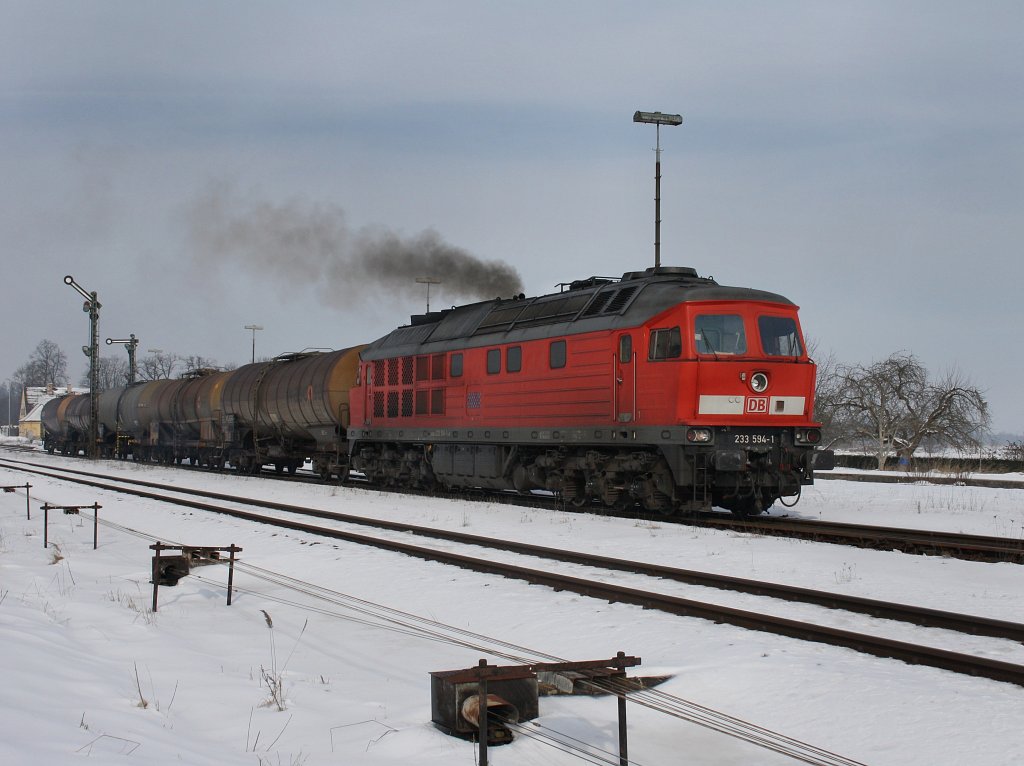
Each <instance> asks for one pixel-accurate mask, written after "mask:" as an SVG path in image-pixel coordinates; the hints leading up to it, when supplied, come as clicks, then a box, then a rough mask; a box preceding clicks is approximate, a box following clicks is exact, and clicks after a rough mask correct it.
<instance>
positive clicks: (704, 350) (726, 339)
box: [693, 314, 747, 356]
mask: <svg viewBox="0 0 1024 766" xmlns="http://www.w3.org/2000/svg"><path fill="white" fill-rule="evenodd" d="M693 339H694V341H696V344H697V353H698V354H714V355H716V356H717V355H718V354H733V355H735V354H745V353H747V334H746V331H745V330H744V329H743V317H741V316H740V315H739V314H701V315H699V316H698V317H697V319H696V320H695V321H694V333H693Z"/></svg>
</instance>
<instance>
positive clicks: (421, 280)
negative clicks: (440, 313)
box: [416, 277, 441, 314]
mask: <svg viewBox="0 0 1024 766" xmlns="http://www.w3.org/2000/svg"><path fill="white" fill-rule="evenodd" d="M416 282H417V283H418V284H421V285H426V286H427V313H428V314H429V313H430V286H431V285H439V284H441V280H440V279H437V278H436V277H416Z"/></svg>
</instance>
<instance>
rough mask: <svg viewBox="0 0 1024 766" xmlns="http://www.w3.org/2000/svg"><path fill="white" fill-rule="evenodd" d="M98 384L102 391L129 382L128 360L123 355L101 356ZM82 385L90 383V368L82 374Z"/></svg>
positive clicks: (98, 367)
mask: <svg viewBox="0 0 1024 766" xmlns="http://www.w3.org/2000/svg"><path fill="white" fill-rule="evenodd" d="M96 372H97V373H98V384H99V390H100V391H106V390H107V389H108V388H117V387H118V386H125V385H127V384H128V361H127V360H125V359H122V358H121V357H114V356H101V357H100V358H99V359H98V360H97V370H96ZM80 385H82V386H88V385H89V369H88V368H86V370H85V372H84V373H83V374H82V379H81V381H80Z"/></svg>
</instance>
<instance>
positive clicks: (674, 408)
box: [43, 267, 833, 514]
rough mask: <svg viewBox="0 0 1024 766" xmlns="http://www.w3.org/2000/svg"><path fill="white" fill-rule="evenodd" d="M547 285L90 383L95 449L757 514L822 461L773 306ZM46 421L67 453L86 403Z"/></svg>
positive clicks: (745, 291) (741, 296)
mask: <svg viewBox="0 0 1024 766" xmlns="http://www.w3.org/2000/svg"><path fill="white" fill-rule="evenodd" d="M561 288H562V289H561V290H560V291H559V292H556V293H552V294H549V295H542V296H539V297H535V298H526V297H525V296H517V297H515V298H512V299H496V300H493V301H484V302H480V303H474V304H470V305H466V306H460V307H453V308H451V309H448V310H445V311H440V312H434V313H430V314H426V315H420V316H414V317H413V318H412V321H411V322H410V324H408V325H405V326H402V327H399V328H397V329H396V330H394V331H393V332H391V333H389V334H388V335H386V336H384V337H382V338H380V339H378V340H376V341H374V342H373V343H371V344H369V345H368V346H358V347H354V348H349V349H344V350H342V351H334V352H328V353H323V352H313V353H300V354H292V355H287V356H283V357H279V358H278V359H275V360H273V361H270V362H261V363H257V364H251V365H245V366H243V367H239V368H238V369H236V370H232V371H228V372H208V373H205V374H199V375H195V376H192V377H190V378H186V379H182V380H175V381H151V382H148V383H140V384H136V385H134V386H130V387H127V388H117V389H112V390H110V391H105V392H103V393H102V394H101V398H100V420H101V424H100V433H101V438H102V446H103V453H104V454H105V455H108V456H118V457H127V456H129V455H130V456H132V457H133V458H135V459H139V460H157V461H160V462H165V463H170V462H180V461H182V460H186V459H187V460H189V461H191V462H193V463H195V464H199V465H206V466H209V467H211V468H220V467H223V466H224V465H226V464H228V463H230V464H231V465H232V466H234V467H235V468H237V469H238V470H241V471H243V472H255V471H257V470H258V469H259V468H260V467H261V466H263V465H265V464H268V463H272V464H274V465H276V466H277V468H278V470H290V471H293V470H295V468H296V467H297V466H298V465H301V464H302V462H303V461H304V460H307V459H309V460H312V462H313V466H314V470H315V471H316V472H317V473H318V474H320V475H321V476H322V477H324V478H330V477H333V476H337V477H340V478H342V479H344V478H346V477H347V476H348V474H349V471H350V470H355V471H359V472H361V473H363V474H365V475H366V476H367V477H369V478H370V479H372V480H374V481H377V482H380V483H383V484H388V485H395V486H415V487H421V488H430V487H434V486H444V487H486V488H495V489H506V490H515V491H519V492H529V491H533V490H547V491H551V492H554V493H557V494H559V495H560V496H561V497H563V498H564V499H565V500H566V501H568V502H572V503H575V504H577V505H583V504H586V503H591V502H598V503H602V504H604V505H606V506H609V507H620V508H621V507H626V506H630V505H633V504H639V505H641V506H643V507H644V508H646V509H648V510H652V511H657V512H662V513H675V512H692V511H697V510H702V509H707V508H710V507H711V506H719V507H723V508H728V509H731V510H732V511H733V512H735V513H738V514H750V513H758V512H760V511H762V510H764V509H766V508H768V507H770V506H771V505H772V504H773V503H774V502H775V501H776V500H779V499H782V500H783V502H785V501H786V500H787V499H793V500H794V501H795V499H796V498H798V497H799V495H800V492H801V489H802V487H804V486H806V485H808V484H811V483H813V480H814V469H815V468H817V469H819V470H822V469H827V468H831V467H832V462H833V458H832V453H831V452H830V451H827V450H818V449H816V445H817V444H818V443H819V441H820V438H821V432H820V430H819V427H818V424H817V423H815V422H814V421H813V417H812V409H813V404H814V385H815V365H814V362H813V361H812V360H811V359H810V358H809V357H808V355H807V350H806V348H805V345H804V341H803V337H802V334H801V328H800V322H799V316H798V307H797V306H796V305H794V304H793V303H792V302H791V301H789V300H788V299H787V298H784V297H783V296H781V295H777V294H775V293H770V292H765V291H761V290H754V289H750V288H741V287H728V286H723V285H719V284H718V283H717V282H715V281H714V280H713V279H711V278H707V277H700V276H699V275H698V274H697V272H696V271H695V270H693V269H690V268H678V267H659V268H654V269H647V270H646V271H637V272H627V273H626V274H623V275H622V277H621V278H604V277H591V278H589V279H585V280H580V281H577V282H573V283H571V284H566V285H562V286H561ZM76 401H77V402H84V405H82V404H76ZM43 422H44V426H45V427H46V430H47V439H48V441H47V446H48V448H49V449H51V451H52V450H53V449H55V448H59V449H61V450H62V451H65V452H69V451H70V452H77V449H78V448H79V447H80V448H84V446H85V444H84V438H83V437H84V435H85V434H87V432H88V397H87V396H84V397H69V398H68V399H65V400H63V401H62V402H61V403H60V404H58V405H55V406H54V408H53V409H52V410H49V411H48V410H46V409H44V411H43Z"/></svg>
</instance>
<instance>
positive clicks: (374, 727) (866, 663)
mask: <svg viewBox="0 0 1024 766" xmlns="http://www.w3.org/2000/svg"><path fill="white" fill-rule="evenodd" d="M12 457H17V456H16V455H12ZM50 460H51V461H52V462H53V464H55V465H73V466H75V467H82V466H83V465H84V463H82V462H81V461H70V460H65V459H61V458H51V459H50ZM100 466H101V467H102V468H103V469H104V470H106V471H107V472H109V473H115V472H122V471H123V472H125V473H127V474H130V475H131V476H133V477H140V476H143V475H144V474H152V475H153V476H152V477H153V478H156V479H157V480H161V481H169V480H173V481H176V482H178V483H179V484H182V485H187V486H202V487H204V488H211V489H214V490H217V491H222V492H231V493H238V494H244V493H250V494H251V495H252V496H254V497H260V498H266V499H280V500H282V501H285V502H289V503H295V504H302V505H311V506H317V507H323V508H328V509H335V510H339V511H343V512H345V513H351V514H360V515H365V516H373V517H384V518H389V519H404V520H407V521H409V522H410V523H411V524H420V525H425V526H438V527H446V528H451V529H458V530H461V531H467V532H471V533H473V534H494V535H497V536H507V537H512V538H518V539H524V540H530V541H536V542H540V543H542V544H545V545H549V546H560V547H565V548H573V549H580V550H592V551H594V552H596V553H600V554H603V555H613V556H620V557H628V558H632V559H637V560H650V561H658V562H662V563H667V564H671V565H674V566H678V567H683V568H688V569H699V570H707V571H715V572H725V573H729V574H733V575H737V576H741V577H747V578H760V579H765V580H772V581H778V582H786V583H793V584H798V585H804V586H807V587H812V588H818V589H822V590H836V591H841V592H844V593H851V594H857V595H863V596H868V597H872V598H881V599H888V600H891V601H897V602H903V603H914V604H918V605H922V606H930V607H934V608H937V609H945V610H950V611H958V612H966V613H973V614H979V615H986V616H991V617H996V618H999V619H1004V620H1011V621H1015V622H1024V596H1022V587H1021V586H1022V584H1024V567H1021V566H1020V565H1015V564H985V563H972V562H964V561H958V560H952V559H942V558H928V557H921V556H910V555H904V554H899V553H890V552H881V551H864V550H857V549H853V548H846V547H841V546H833V545H825V544H818V543H810V542H800V541H793V540H785V539H774V538H763V537H758V536H751V535H739V534H735V533H729V532H717V531H710V530H705V529H693V528H688V527H683V526H677V525H673V524H665V523H649V522H639V523H638V522H633V521H629V520H625V519H609V518H605V517H597V516H590V515H581V514H561V513H553V512H546V511H535V510H524V509H522V508H515V507H509V506H498V505H491V504H486V503H476V502H459V501H455V502H453V501H445V500H424V499H402V498H397V497H394V496H385V495H380V494H377V493H374V492H367V491H363V490H358V489H352V488H339V487H331V486H322V485H302V486H296V485H294V484H289V483H282V482H273V481H268V480H263V479H247V478H239V477H234V476H230V475H219V474H218V475H211V474H201V473H194V472H184V471H168V470H163V469H157V468H145V467H139V466H134V465H127V466H125V465H119V464H115V463H101V464H100ZM147 478H151V477H150V476H147ZM26 481H28V482H30V483H31V484H32V485H33V489H32V520H31V521H29V520H26V518H25V498H24V493H23V492H17V493H11V494H7V493H4V494H0V668H2V671H3V679H4V683H3V686H2V687H0V759H2V761H3V763H5V764H21V763H29V762H31V763H33V764H40V765H45V764H65V763H74V762H76V761H77V760H78V759H82V761H81V762H83V763H85V762H91V763H126V762H132V761H135V762H138V763H146V764H151V765H153V766H161V765H163V764H182V763H184V764H195V765H197V766H205V765H207V764H209V765H210V766H212V765H213V764H217V765H218V766H219V765H222V764H235V763H238V764H257V765H258V764H273V765H274V766H279V765H281V764H284V765H291V764H382V765H387V766H391V765H392V764H395V765H397V764H467V766H468V765H470V764H473V763H474V761H475V748H474V746H473V745H471V744H469V743H466V742H463V741H461V740H457V739H453V738H450V737H448V736H446V735H444V734H442V733H441V732H439V731H438V730H436V729H435V728H434V727H433V726H432V725H431V723H430V678H429V673H430V672H431V671H436V670H448V669H455V668H462V667H469V666H471V665H475V664H476V663H477V661H478V660H479V659H481V658H483V657H486V658H487V659H488V660H489V661H491V662H497V663H501V662H503V661H502V660H500V658H497V657H495V656H493V655H489V654H487V653H486V652H485V651H482V650H481V649H478V648H466V647H465V646H460V645H456V644H452V643H446V642H440V641H430V640H425V639H424V638H422V637H420V636H417V635H413V634H410V633H409V632H408V631H401V630H396V629H394V625H391V626H390V629H389V627H388V626H386V625H382V624H380V621H379V620H378V619H375V618H374V619H370V618H367V617H365V616H364V615H361V614H357V613H356V612H354V611H351V610H349V609H347V608H346V607H345V606H344V605H341V604H340V603H339V602H340V601H341V600H342V599H343V598H344V597H343V596H342V595H340V594H347V595H348V596H353V597H357V598H359V599H364V600H366V601H369V602H374V603H376V604H383V605H386V606H388V607H392V608H395V609H399V610H403V611H406V612H411V613H415V614H417V615H421V616H424V617H427V618H429V619H431V620H436V621H438V622H441V623H446V624H448V625H452V626H457V627H459V628H463V629H467V630H470V631H474V632H475V633H479V634H484V635H486V636H491V637H495V638H499V639H503V640H507V641H512V642H514V643H516V644H518V645H520V646H523V647H528V648H529V649H531V650H534V651H535V652H537V653H542V652H543V653H548V654H552V655H557V656H560V657H564V658H570V659H574V660H585V659H599V658H606V657H611V656H614V654H615V653H616V652H618V651H620V650H621V651H624V652H626V653H627V654H632V655H638V656H640V657H642V658H643V665H642V666H641V667H640V668H639V669H638V671H637V672H638V673H639V674H641V675H656V674H672V676H673V678H672V679H671V680H670V681H668V682H667V683H666V684H664V685H663V686H662V687H661V688H662V689H663V690H664V691H666V692H668V693H670V694H673V695H675V696H678V697H683V698H685V699H688V700H691V701H694V702H697V703H700V704H702V705H706V706H708V707H711V708H714V709H716V710H720V711H724V712H726V713H729V714H730V715H733V716H736V717H738V718H741V719H744V720H747V721H751V722H753V723H756V724H758V725H760V726H764V727H767V728H769V729H773V730H775V731H778V732H782V733H784V734H786V735H789V736H791V737H795V738H797V739H800V740H803V741H806V742H810V743H812V744H815V745H817V746H819V747H822V748H826V749H828V750H831V751H833V752H836V753H840V754H842V755H844V756H846V757H848V758H852V759H855V760H857V761H861V762H863V763H866V764H877V765H881V764H894V765H895V764H900V765H901V766H905V765H908V764H921V765H922V766H923V765H924V764H928V765H929V766H932V765H933V764H967V763H970V764H1006V765H1007V766H1008V765H1009V764H1020V763H1024V726H1022V725H1021V724H1022V721H1024V689H1021V688H1018V687H1014V686H1010V685H1008V684H1003V683H998V682H994V681H987V680H983V679H974V678H968V677H964V676H960V675H956V674H953V673H948V672H944V671H940V670H936V669H931V668H924V667H914V666H908V665H905V664H903V663H900V662H897V661H893V660H884V659H878V658H873V657H868V656H864V655H860V654H857V653H856V652H853V651H851V650H846V649H837V648H831V647H827V646H822V645H817V644H812V643H808V642H802V641H797V640H793V639H787V638H781V637H776V636H771V635H767V634H763V633H758V632H753V631H748V630H743V629H740V628H734V627H731V626H728V625H715V624H712V623H709V622H706V621H702V620H697V619H690V618H679V617H673V616H670V615H665V614H660V613H657V612H650V611H645V610H642V609H639V608H636V607H632V606H626V605H610V604H607V603H605V602H601V601H597V600H593V599H589V598H584V597H581V596H576V595H574V594H570V593H555V592H552V591H551V590H549V589H547V588H543V587H539V586H529V585H526V584H524V583H521V582H514V581H506V580H502V579H500V578H497V577H492V576H488V575H483V574H476V573H472V572H467V571H464V570H460V569H455V568H452V567H449V566H445V565H441V564H434V563H428V562H424V561H421V560H417V559H411V558H407V557H404V556H401V555H399V554H396V553H388V552H382V551H379V550H371V549H365V548H361V547H358V546H355V545H350V544H347V543H341V542H337V541H334V540H325V539H316V538H313V537H310V536H307V535H300V534H297V533H290V532H282V531H280V530H275V529H271V528H268V527H258V526H252V525H248V524H246V523H244V522H241V521H238V520H234V519H229V518H224V517H220V516H207V515H204V514H203V513H201V512H198V511H188V510H182V509H179V508H174V507H172V506H169V505H165V504H161V503H158V502H156V501H149V500H141V499H137V498H130V497H119V496H116V495H113V494H111V493H106V492H102V491H99V490H94V489H89V488H81V487H75V486H73V485H70V484H66V483H63V482H58V481H54V480H48V479H44V478H41V477H38V476H29V475H27V474H23V473H18V472H15V471H9V470H6V469H0V485H8V484H24V483H25V482H26ZM44 501H45V502H49V503H51V504H55V505H64V504H84V505H90V504H92V503H93V502H99V503H100V505H101V506H102V510H101V511H100V518H101V519H102V520H103V521H104V522H111V523H114V524H117V525H121V526H123V527H126V528H129V529H130V530H134V531H136V532H138V533H141V534H142V535H143V536H139V535H137V534H131V533H130V532H129V531H125V530H118V529H113V528H110V527H108V526H102V527H101V528H100V533H99V549H98V550H95V551H94V550H93V549H92V525H91V523H90V522H89V521H88V520H87V519H83V518H82V517H79V516H64V515H60V514H51V523H50V529H49V536H50V540H51V542H52V543H55V546H51V547H50V548H49V549H44V547H43V544H42V513H41V512H40V511H38V507H39V506H40V505H42V503H43V502H44ZM779 511H781V509H778V508H777V509H776V512H779ZM791 513H794V514H795V515H799V516H803V517H811V518H823V519H831V520H838V521H859V522H871V523H879V524H885V525H894V526H906V527H921V528H932V529H945V530H952V531H965V532H975V533H979V534H989V535H1003V536H1014V537H1021V536H1022V535H1024V492H1022V491H1020V490H995V489H976V488H968V487H939V486H927V485H878V484H864V483H857V482H845V481H827V482H826V481H822V482H819V483H818V484H817V485H816V486H815V487H813V488H811V489H809V490H807V491H806V492H805V496H804V498H803V500H802V502H801V503H800V504H799V505H798V506H797V507H796V509H794V510H793V511H792V512H791ZM152 538H157V539H160V540H163V541H166V542H179V543H188V544H192V545H209V546H226V545H229V544H232V543H234V544H236V545H239V546H241V547H242V548H243V549H244V550H243V552H242V554H241V559H242V560H243V562H245V563H246V564H247V565H249V566H256V567H261V568H263V569H266V570H270V571H272V572H275V573H281V574H284V575H287V576H289V577H292V578H295V579H296V580H299V581H301V582H302V583H304V584H314V585H316V586H320V587H322V588H325V589H329V590H330V591H332V592H334V595H333V597H332V598H331V600H330V601H325V600H322V599H321V600H317V599H314V598H313V597H312V596H311V595H309V594H308V593H306V592H303V590H306V589H305V588H303V589H291V588H286V587H284V586H283V585H281V584H269V583H267V582H266V581H263V580H259V579H257V578H256V576H255V575H254V574H253V573H252V572H251V571H239V572H238V573H236V579H235V583H236V585H237V586H238V588H239V589H240V590H239V592H237V593H236V594H235V598H234V603H233V605H232V606H231V607H227V606H226V605H225V603H224V602H225V593H224V589H223V587H222V584H223V583H224V582H225V580H226V571H225V570H224V569H223V568H220V567H203V568H200V569H196V570H194V573H193V575H192V576H189V577H186V578H184V579H183V580H182V581H181V582H180V583H179V585H178V586H176V587H174V588H162V589H161V591H160V606H159V611H158V612H157V613H155V614H154V613H153V612H151V611H150V601H151V595H152V589H151V586H150V585H149V565H150V557H151V551H150V550H149V548H148V546H149V544H150V542H151V541H152ZM416 542H417V543H418V544H421V545H426V544H430V543H428V542H425V541H424V540H423V539H422V538H421V539H419V540H417V541H416ZM488 555H492V554H488ZM560 568H565V569H568V570H570V571H574V573H576V574H579V575H581V576H587V575H586V574H585V572H586V570H585V569H583V568H579V567H576V568H573V567H568V566H565V567H560ZM595 576H596V575H595ZM603 576H607V577H611V578H615V579H616V580H618V581H624V582H630V581H631V580H632V579H637V578H635V576H632V575H627V574H623V573H618V574H612V575H603ZM637 584H638V586H640V585H642V586H644V587H646V586H649V585H650V582H649V581H641V580H640V579H637ZM664 588H665V589H666V590H667V591H668V592H673V593H679V594H681V595H685V596H687V597H689V598H701V599H706V600H714V601H716V602H720V603H729V604H735V605H737V606H740V607H742V608H749V609H758V608H767V607H765V606H764V604H763V602H760V601H758V600H757V599H755V598H753V597H749V596H736V595H732V594H728V593H722V592H718V591H708V590H706V589H701V588H696V587H690V586H682V585H678V584H665V585H664ZM772 609H773V611H777V612H779V613H784V614H787V615H793V616H795V617H804V616H811V615H815V616H818V615H821V614H822V610H818V609H815V608H812V607H808V606H776V607H772ZM268 616H269V618H268ZM825 619H828V620H829V621H830V624H835V625H838V626H840V627H844V628H847V629H850V630H859V631H862V632H868V631H871V630H875V629H881V628H876V627H875V626H873V625H872V623H871V621H870V620H869V619H868V618H865V617H859V616H854V615H848V614H844V613H831V614H827V615H826V617H825ZM270 623H272V627H270ZM885 629H886V631H887V633H889V634H892V635H894V636H897V637H900V638H902V639H904V640H911V641H913V640H927V641H929V642H941V643H940V644H939V645H942V646H946V647H947V648H950V649H954V650H956V651H964V652H981V653H984V654H986V655H987V656H991V657H994V658H998V659H1002V660H1006V661H1011V662H1016V663H1020V664H1024V648H1022V647H1020V646H1015V645H1012V644H1010V643H1009V642H1005V641H998V640H995V639H978V638H970V637H962V636H950V635H949V634H944V633H943V632H942V631H932V630H927V629H923V628H915V627H908V626H897V625H890V626H887V627H886V628H885ZM268 673H269V674H271V675H275V674H276V675H277V676H279V677H280V679H281V681H282V682H283V693H284V703H285V704H284V705H283V707H284V710H279V709H278V706H277V705H275V704H273V703H272V702H270V698H271V694H270V689H269V688H268V686H267V683H266V681H265V675H266V674H268ZM268 702H270V704H268ZM540 723H542V724H544V725H546V726H549V727H551V728H553V729H557V730H559V731H562V732H566V733H569V734H571V735H572V736H574V737H578V738H579V739H581V740H585V741H587V742H589V743H591V744H594V745H597V746H600V747H602V748H604V749H605V750H608V751H611V752H615V751H616V747H617V721H616V706H615V702H614V700H613V699H609V698H570V697H560V698H542V699H541V719H540ZM629 735H630V756H631V759H632V761H633V762H635V763H637V764H646V765H647V766H651V765H653V764H676V763H679V764H682V763H685V764H695V765H704V764H715V765H716V766H725V765H732V764H744V765H747V764H784V763H794V761H792V760H790V759H788V758H786V757H784V756H782V755H779V754H774V753H770V752H768V751H765V750H762V749H759V748H757V747H755V746H754V745H751V744H749V743H746V742H743V741H739V740H736V739H732V738H730V737H727V736H725V735H722V734H719V733H716V732H712V731H709V730H707V729H704V728H700V727H697V726H695V725H693V724H689V723H686V722H683V721H680V720H677V719H675V718H669V717H666V716H664V715H661V714H659V713H656V712H654V711H651V710H647V709H645V708H641V707H639V706H636V705H631V706H629ZM490 760H491V762H492V763H494V764H498V765H499V766H500V764H516V766H520V765H522V764H538V765H539V764H545V765H546V764H570V763H579V762H580V761H579V760H578V759H577V758H574V757H572V756H570V755H568V754H565V753H560V752H557V751H555V750H553V749H551V748H549V747H547V746H545V745H543V744H540V743H538V742H535V741H532V740H530V739H526V738H519V739H517V740H516V742H514V743H513V744H512V745H510V746H506V747H500V748H492V749H491V751H490ZM599 762H600V761H599ZM613 762H617V760H614V761H613Z"/></svg>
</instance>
